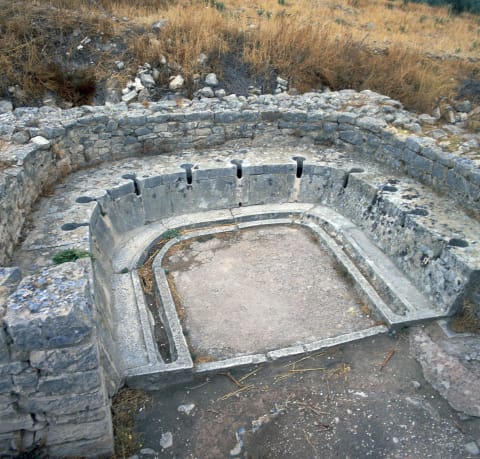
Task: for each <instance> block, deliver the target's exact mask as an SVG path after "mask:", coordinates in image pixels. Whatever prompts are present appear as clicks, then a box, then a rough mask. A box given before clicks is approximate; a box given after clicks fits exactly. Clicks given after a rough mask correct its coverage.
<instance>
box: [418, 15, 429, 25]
mask: <svg viewBox="0 0 480 459" xmlns="http://www.w3.org/2000/svg"><path fill="white" fill-rule="evenodd" d="M426 20H427V16H425V15H424V14H422V15H421V16H420V19H419V21H420V23H421V24H423V23H424V22H425V21H426Z"/></svg>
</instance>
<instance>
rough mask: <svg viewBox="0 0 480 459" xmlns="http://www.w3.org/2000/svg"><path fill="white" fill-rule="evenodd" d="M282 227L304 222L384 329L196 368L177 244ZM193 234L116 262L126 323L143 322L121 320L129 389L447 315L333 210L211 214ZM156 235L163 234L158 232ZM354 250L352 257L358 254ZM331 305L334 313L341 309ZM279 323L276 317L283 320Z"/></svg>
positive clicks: (118, 301) (127, 252) (285, 207)
mask: <svg viewBox="0 0 480 459" xmlns="http://www.w3.org/2000/svg"><path fill="white" fill-rule="evenodd" d="M276 225H279V226H281V225H289V226H290V225H298V226H303V227H306V228H308V229H309V230H310V231H312V232H313V234H314V235H315V236H317V237H318V241H319V243H320V244H321V245H322V246H323V247H324V248H326V249H327V250H328V252H329V254H330V255H331V257H332V258H333V259H334V260H335V262H337V263H338V264H339V265H340V266H341V267H342V268H343V270H345V272H346V273H348V276H349V277H351V279H352V281H353V286H354V288H355V290H356V291H357V292H358V294H359V295H360V296H361V298H362V299H363V301H364V302H365V304H366V305H368V307H369V308H370V309H371V310H372V311H374V315H375V316H376V317H377V319H378V321H377V322H379V323H382V324H379V325H374V324H372V325H370V326H369V328H366V329H364V330H357V331H353V332H350V333H348V332H346V333H340V334H338V335H337V336H334V337H329V338H323V337H322V336H318V337H317V338H318V339H317V340H314V341H310V342H304V343H299V342H298V341H297V342H295V343H292V345H291V346H287V347H284V348H280V349H271V350H269V351H268V352H265V353H255V354H250V355H241V356H235V357H231V358H228V359H224V360H216V361H213V362H207V363H200V364H197V365H194V363H193V362H192V358H191V355H190V350H189V347H188V345H187V342H186V339H185V336H184V333H183V330H182V326H181V324H180V320H179V317H178V314H177V307H176V304H175V301H174V298H173V295H172V291H171V289H170V285H169V282H168V280H167V275H166V272H165V269H164V268H163V266H162V263H163V260H164V257H165V256H166V254H167V253H168V252H169V250H170V249H171V248H172V247H174V246H175V245H177V244H179V243H181V242H183V241H188V240H190V239H195V238H202V237H204V236H210V235H217V234H222V233H230V232H232V231H242V230H244V229H248V228H262V227H266V226H276ZM165 227H166V225H165V223H163V222H159V223H158V226H157V228H158V229H159V230H160V231H162V230H163V229H164V228H165ZM197 228H198V229H197ZM185 229H187V228H185V227H175V228H169V229H168V230H166V231H165V232H164V233H163V234H167V237H168V234H175V235H177V234H181V233H182V231H183V230H185ZM152 230H153V228H150V229H149V233H150V234H152V232H151V231H152ZM188 230H189V231H188V232H186V234H184V235H181V236H180V235H179V236H178V237H173V238H172V239H169V240H168V242H166V243H164V244H163V245H162V246H161V248H160V249H156V247H157V246H158V242H159V241H158V239H159V237H158V233H157V236H154V237H153V239H152V240H150V241H145V242H146V247H145V249H144V250H143V251H142V252H141V253H140V254H139V253H138V252H137V250H136V243H135V245H134V247H133V248H132V247H131V246H130V245H129V244H128V243H127V244H125V245H124V246H123V247H122V248H121V250H119V252H118V253H117V255H116V260H114V270H115V271H117V272H120V271H122V270H123V271H127V270H128V272H127V273H125V274H124V275H123V276H118V277H116V279H115V284H114V285H113V293H114V298H115V310H116V311H117V314H119V316H120V317H122V318H125V317H129V318H131V317H138V328H137V332H132V323H131V321H130V320H129V321H128V322H125V321H124V320H123V321H119V323H118V326H119V329H118V332H119V335H121V336H122V339H121V340H119V343H120V349H121V352H120V355H121V356H122V360H123V368H124V371H125V375H126V378H127V379H126V380H127V384H129V385H130V386H134V387H143V388H152V386H155V385H157V384H158V385H159V386H161V385H162V384H165V383H168V382H174V381H175V382H178V381H179V380H184V379H189V378H191V377H192V375H194V374H197V375H198V374H203V373H208V372H216V371H221V370H225V369H227V368H233V367H239V366H250V365H253V364H258V363H263V362H266V361H269V360H277V359H279V358H285V357H290V356H294V355H300V354H305V353H310V352H315V351H318V350H321V349H324V348H328V347H331V346H335V345H338V344H341V343H345V342H349V341H353V340H357V339H361V338H364V337H367V336H372V335H375V334H378V333H385V332H386V331H387V330H390V331H394V330H395V329H396V328H398V327H401V326H405V325H408V324H410V323H414V322H418V321H422V320H427V319H435V318H439V317H443V316H444V314H442V313H440V312H438V311H435V310H434V309H433V308H432V306H431V305H430V304H429V302H428V300H427V299H426V298H425V297H424V296H423V295H421V294H420V293H419V292H418V290H417V289H416V288H415V287H414V286H413V284H412V283H411V282H410V281H409V280H408V279H407V278H406V277H405V276H404V275H403V274H402V273H401V272H400V271H399V270H398V268H396V267H395V266H394V265H393V263H392V262H391V261H390V260H389V259H388V258H387V257H386V256H385V255H384V254H383V253H382V252H381V251H380V250H379V249H378V248H377V247H376V246H375V245H374V244H373V243H372V242H370V241H369V240H368V238H367V237H366V236H365V235H364V234H363V232H362V231H360V230H359V229H358V228H357V227H356V226H355V225H353V224H352V223H351V222H350V221H349V220H348V219H346V218H344V217H342V216H341V215H339V214H338V213H336V212H335V211H333V210H331V209H328V208H327V207H324V206H318V205H314V204H293V203H292V204H277V205H260V206H252V207H243V208H236V209H230V210H225V211H214V212H204V213H199V214H195V215H193V216H192V218H191V219H190V222H189V225H188ZM153 233H155V231H154V230H153ZM160 240H161V238H160ZM345 246H348V250H345ZM349 253H351V254H352V255H351V256H350V255H349ZM292 255H293V256H294V254H292ZM150 257H153V260H152V261H153V262H152V264H151V270H152V277H153V279H154V289H153V291H154V296H155V298H156V299H157V305H158V306H159V311H158V318H159V319H160V321H161V323H162V324H163V326H164V328H165V332H166V335H167V337H168V343H169V353H168V354H169V356H170V357H169V358H168V360H170V362H168V363H167V362H165V360H164V359H163V358H162V357H161V355H160V352H159V349H158V347H157V344H156V340H155V336H154V335H155V333H154V328H155V326H156V325H158V324H156V323H155V319H154V316H153V314H152V311H150V310H149V308H148V306H147V302H146V298H145V289H144V288H143V287H142V281H141V277H140V275H139V268H140V269H141V268H142V267H143V266H144V264H145V261H146V260H147V259H148V258H150ZM115 264H116V266H115ZM364 273H365V274H364ZM307 275H308V274H307ZM239 295H241V292H239ZM331 307H332V308H333V307H334V305H331ZM294 309H295V306H294V305H292V314H294ZM219 313H220V312H219ZM157 320H158V319H157ZM272 320H275V316H273V317H272ZM122 324H123V325H122ZM278 333H281V330H278Z"/></svg>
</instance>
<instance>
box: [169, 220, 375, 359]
mask: <svg viewBox="0 0 480 459" xmlns="http://www.w3.org/2000/svg"><path fill="white" fill-rule="evenodd" d="M171 252H172V253H171V254H170V255H168V254H167V257H166V259H165V260H164V261H165V264H164V266H165V267H166V268H167V269H168V272H169V274H170V275H171V276H172V278H173V280H174V283H175V291H176V293H177V296H178V299H179V300H180V302H181V305H178V304H177V308H178V307H179V306H180V308H182V309H183V311H184V312H183V313H182V315H184V316H185V317H184V323H183V329H184V333H185V334H186V335H187V339H188V340H189V342H190V344H191V347H192V348H193V349H194V350H195V352H196V354H199V355H207V356H211V357H214V358H216V359H224V358H229V357H234V356H237V355H239V354H249V353H250V354H254V353H257V352H266V351H269V350H273V349H279V348H282V347H285V346H292V345H295V344H298V343H304V342H307V343H308V342H313V341H315V340H318V339H321V338H328V337H332V336H338V335H341V334H344V333H350V332H353V331H357V330H362V329H366V328H369V327H372V326H373V325H375V322H374V321H373V320H372V319H370V318H369V317H368V316H366V315H365V312H362V307H363V309H364V310H365V311H366V312H367V314H368V312H369V309H368V308H367V307H366V306H365V305H363V303H362V301H361V299H360V298H359V297H358V296H357V295H356V294H355V291H354V289H352V285H351V283H350V281H349V278H348V276H347V275H346V273H345V272H342V271H341V270H340V268H339V266H338V264H336V263H335V262H334V260H333V259H332V258H331V257H330V256H329V255H328V253H327V252H326V250H325V249H324V248H323V247H322V246H321V245H320V244H319V242H318V241H317V240H316V238H315V235H314V233H313V232H311V231H310V230H309V229H307V228H301V227H297V226H294V227H292V226H268V227H259V228H252V229H248V230H242V231H232V232H229V233H220V234H219V235H217V236H213V235H210V236H207V237H202V238H200V239H196V240H191V241H187V242H186V243H184V244H183V245H182V246H181V247H177V246H174V247H173V248H172V251H171ZM178 299H177V300H178Z"/></svg>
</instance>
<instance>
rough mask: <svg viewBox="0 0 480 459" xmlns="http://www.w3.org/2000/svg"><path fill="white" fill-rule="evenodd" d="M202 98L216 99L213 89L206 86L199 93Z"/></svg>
mask: <svg viewBox="0 0 480 459" xmlns="http://www.w3.org/2000/svg"><path fill="white" fill-rule="evenodd" d="M198 92H199V94H200V95H201V96H202V97H215V94H214V92H213V89H212V88H211V87H210V86H205V87H204V88H202V89H200V91H198Z"/></svg>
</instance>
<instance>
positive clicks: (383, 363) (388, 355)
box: [380, 349, 395, 370]
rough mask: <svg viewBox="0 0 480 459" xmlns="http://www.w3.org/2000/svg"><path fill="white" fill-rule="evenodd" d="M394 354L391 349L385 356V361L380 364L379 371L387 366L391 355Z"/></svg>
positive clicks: (393, 350)
mask: <svg viewBox="0 0 480 459" xmlns="http://www.w3.org/2000/svg"><path fill="white" fill-rule="evenodd" d="M394 354H395V349H392V350H391V351H390V352H389V353H388V354H387V356H386V357H385V360H384V361H383V362H382V364H381V365H380V370H383V369H384V368H385V366H386V365H387V363H388V362H389V361H390V359H391V358H392V357H393V355H394Z"/></svg>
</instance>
